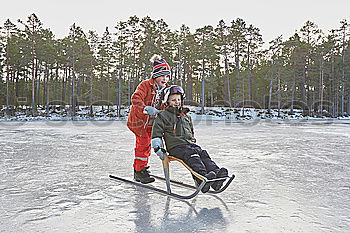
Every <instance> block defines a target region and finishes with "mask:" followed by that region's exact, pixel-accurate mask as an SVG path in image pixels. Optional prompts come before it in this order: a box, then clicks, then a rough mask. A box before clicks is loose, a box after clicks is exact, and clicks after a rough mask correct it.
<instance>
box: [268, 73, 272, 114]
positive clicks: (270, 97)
mask: <svg viewBox="0 0 350 233" xmlns="http://www.w3.org/2000/svg"><path fill="white" fill-rule="evenodd" d="M271 100H272V79H271V80H270V89H269V102H268V107H267V113H269V114H270V113H271Z"/></svg>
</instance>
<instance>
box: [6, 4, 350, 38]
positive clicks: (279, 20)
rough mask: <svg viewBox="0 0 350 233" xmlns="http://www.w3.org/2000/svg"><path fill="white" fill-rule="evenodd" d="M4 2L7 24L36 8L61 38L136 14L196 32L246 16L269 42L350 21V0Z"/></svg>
mask: <svg viewBox="0 0 350 233" xmlns="http://www.w3.org/2000/svg"><path fill="white" fill-rule="evenodd" d="M0 7H1V8H0V12H1V15H0V24H1V25H3V23H4V22H5V20H6V19H10V20H11V21H12V22H17V19H21V20H23V21H24V20H26V18H27V16H28V15H30V14H31V13H35V14H36V15H37V16H38V17H39V19H40V20H41V21H42V23H43V24H44V28H50V29H51V30H52V31H53V33H54V34H55V35H56V37H57V38H62V37H64V36H66V35H68V31H69V26H71V25H72V24H73V23H76V24H77V25H78V26H81V27H82V28H83V30H84V31H85V32H87V31H88V30H96V31H97V32H98V33H99V34H101V33H102V32H103V31H104V29H105V27H106V26H109V27H110V28H112V27H114V26H115V24H116V22H118V21H125V20H127V19H128V18H129V17H130V16H133V15H137V16H138V17H139V18H142V17H144V16H147V15H148V16H150V17H151V18H152V19H161V18H162V19H164V20H165V22H166V23H167V24H168V25H169V27H170V29H171V30H176V29H179V28H180V26H181V25H182V24H186V25H187V26H189V27H190V28H191V30H192V31H193V30H194V29H196V28H199V27H202V26H205V25H212V26H214V27H215V26H216V25H217V24H218V22H219V20H221V19H223V20H224V21H225V22H226V24H230V22H231V21H232V20H233V19H236V18H237V17H240V18H242V19H243V20H245V21H246V22H247V23H248V24H253V25H254V26H256V27H258V28H260V30H261V34H262V35H263V39H264V41H265V42H269V41H271V40H272V39H274V38H276V37H277V36H279V35H283V39H287V38H288V37H290V36H291V35H292V34H293V33H294V32H295V30H298V29H300V28H301V27H302V26H303V24H304V23H305V22H306V21H307V20H310V21H312V22H314V23H316V24H317V25H318V26H319V28H321V29H322V30H323V31H324V32H328V30H330V29H333V28H338V27H339V26H340V23H339V22H340V20H342V19H347V20H348V21H350V0H239V1H237V0H202V1H200V0H174V1H169V0H168V1H150V0H149V1H147V0H2V2H1V4H0ZM111 31H113V30H111Z"/></svg>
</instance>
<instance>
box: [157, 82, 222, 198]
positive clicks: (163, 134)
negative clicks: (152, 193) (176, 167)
mask: <svg viewBox="0 0 350 233" xmlns="http://www.w3.org/2000/svg"><path fill="white" fill-rule="evenodd" d="M183 97H184V91H183V89H182V87H180V86H176V85H173V86H170V87H167V88H165V89H164V97H163V102H164V103H165V104H166V105H167V107H166V109H165V110H164V111H160V112H159V113H158V115H157V118H156V119H155V121H154V125H153V129H152V147H153V149H154V151H155V153H156V154H157V155H158V156H159V158H160V159H164V153H165V149H164V146H163V141H162V138H163V139H164V141H165V145H166V149H167V151H168V153H169V155H171V156H174V157H176V158H178V159H181V160H183V161H184V162H185V163H186V164H187V165H188V166H189V167H191V168H192V169H193V170H194V171H195V172H197V173H199V174H200V175H203V176H205V177H206V178H207V179H208V180H210V179H215V178H222V177H227V176H228V171H227V169H226V168H219V167H218V166H217V165H216V163H215V162H214V161H213V160H211V158H210V157H209V154H208V152H207V151H206V150H203V149H202V148H201V147H200V146H198V145H197V144H195V142H196V139H195V138H194V130H193V124H192V119H191V116H190V115H188V114H186V113H187V112H188V109H187V108H183V107H182V103H183ZM194 180H195V181H196V183H197V185H199V184H200V182H201V181H200V180H199V179H198V178H196V177H194ZM223 182H224V181H215V182H212V183H208V184H206V185H205V186H204V187H203V188H202V190H201V191H202V192H203V193H205V192H208V191H209V189H210V186H211V187H212V188H213V189H214V190H219V189H220V188H221V187H222V185H223Z"/></svg>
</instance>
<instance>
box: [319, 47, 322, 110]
mask: <svg viewBox="0 0 350 233" xmlns="http://www.w3.org/2000/svg"><path fill="white" fill-rule="evenodd" d="M321 55H322V56H323V54H321ZM322 56H321V62H320V109H319V113H320V116H321V117H322V115H323V59H322Z"/></svg>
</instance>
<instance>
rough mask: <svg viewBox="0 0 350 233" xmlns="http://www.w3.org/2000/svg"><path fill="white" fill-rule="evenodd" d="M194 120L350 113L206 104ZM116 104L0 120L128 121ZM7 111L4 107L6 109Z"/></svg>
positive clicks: (274, 118)
mask: <svg viewBox="0 0 350 233" xmlns="http://www.w3.org/2000/svg"><path fill="white" fill-rule="evenodd" d="M189 108H190V112H189V114H190V115H191V117H192V119H193V120H194V121H228V122H244V121H333V120H350V116H344V117H329V114H328V113H327V112H324V115H328V117H326V116H322V117H321V116H318V117H317V116H303V114H302V110H300V109H295V110H294V111H293V114H291V113H290V109H280V115H279V116H278V110H277V109H271V113H268V111H267V109H254V108H245V109H242V108H227V107H206V108H205V113H204V114H201V108H200V107H194V106H189ZM115 109H116V106H111V107H110V108H107V109H106V106H94V114H93V115H90V114H89V108H88V107H86V106H84V107H81V108H80V109H79V111H77V112H76V116H69V114H68V113H67V109H66V108H63V109H57V108H56V109H54V110H52V109H51V110H50V112H49V114H46V113H45V110H44V109H39V110H38V116H32V115H31V114H30V112H29V111H28V109H27V108H22V111H18V112H15V114H14V116H8V117H6V116H2V117H0V122H12V121H14V122H25V121H126V120H127V116H128V113H129V108H128V107H122V109H121V112H120V113H121V116H120V117H117V113H116V111H115ZM2 111H4V110H2Z"/></svg>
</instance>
